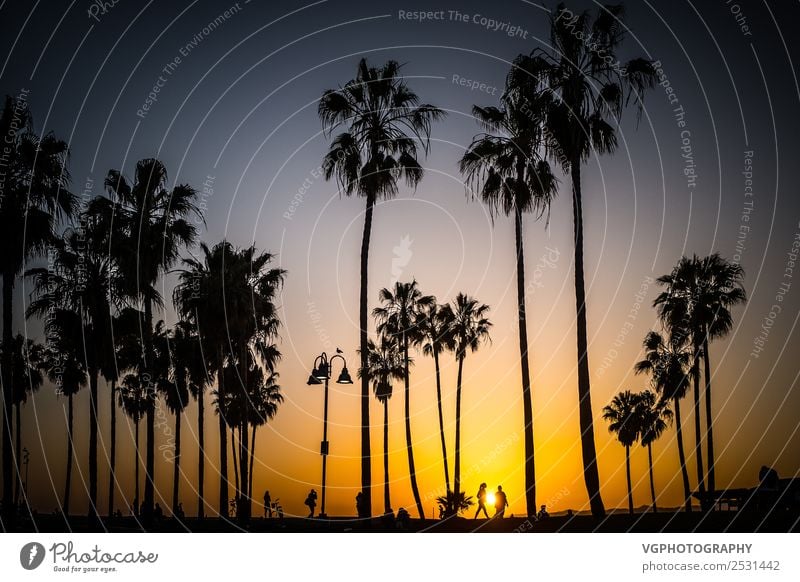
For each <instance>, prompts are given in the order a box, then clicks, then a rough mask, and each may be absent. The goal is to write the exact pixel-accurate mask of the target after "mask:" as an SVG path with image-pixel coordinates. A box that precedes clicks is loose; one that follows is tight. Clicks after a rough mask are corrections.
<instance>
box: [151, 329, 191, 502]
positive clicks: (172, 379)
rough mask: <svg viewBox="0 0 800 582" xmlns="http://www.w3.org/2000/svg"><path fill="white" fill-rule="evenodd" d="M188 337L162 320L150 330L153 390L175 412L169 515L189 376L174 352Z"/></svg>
mask: <svg viewBox="0 0 800 582" xmlns="http://www.w3.org/2000/svg"><path fill="white" fill-rule="evenodd" d="M188 341H191V340H189V339H188V338H187V337H186V335H185V333H184V330H183V329H180V328H179V327H177V326H176V327H175V328H173V329H168V328H167V327H166V326H165V324H164V322H163V321H159V322H158V323H156V327H155V329H154V330H153V351H154V355H155V358H154V360H153V368H152V369H153V371H154V372H155V383H156V389H157V390H158V391H159V392H160V393H161V394H162V395H163V396H164V404H165V405H166V407H167V409H168V410H169V411H170V412H171V413H172V414H173V415H175V434H174V442H173V447H174V449H173V450H174V452H173V454H172V459H171V460H172V467H173V474H172V515H175V514H176V513H177V509H178V497H179V492H180V474H181V471H180V466H181V416H182V415H183V411H184V409H185V408H186V406H188V404H189V375H188V371H187V368H186V363H185V362H184V361H182V360H179V359H178V354H177V353H176V352H179V351H186V347H185V345H181V344H185V343H186V342H188Z"/></svg>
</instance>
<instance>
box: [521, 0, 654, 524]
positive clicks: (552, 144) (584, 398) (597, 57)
mask: <svg viewBox="0 0 800 582" xmlns="http://www.w3.org/2000/svg"><path fill="white" fill-rule="evenodd" d="M625 33H626V28H625V25H624V10H623V6H622V5H604V6H602V7H600V8H598V10H597V12H596V14H595V15H594V17H592V16H591V15H590V13H589V12H586V11H584V12H581V13H579V14H573V13H572V12H571V11H570V10H569V9H567V8H566V7H565V6H564V4H563V3H562V4H559V5H558V6H557V7H556V9H555V11H554V13H553V15H552V16H551V20H550V36H551V43H550V44H551V46H552V51H551V53H547V52H545V51H542V50H541V49H536V50H535V51H534V52H533V53H531V54H530V55H527V56H520V57H518V58H517V60H516V61H515V63H514V67H513V68H512V71H511V73H510V77H511V81H510V83H509V84H510V85H512V86H524V85H525V84H528V83H531V82H534V83H535V80H536V79H537V78H538V77H537V76H536V75H534V76H532V75H531V71H533V72H536V73H539V72H544V74H546V77H547V85H548V88H549V89H550V90H551V91H552V96H553V104H552V105H551V106H550V107H549V108H548V109H549V111H548V113H547V115H546V118H545V136H546V140H547V142H548V149H549V153H550V155H551V156H552V157H553V158H554V159H556V160H558V162H559V163H560V164H561V166H562V168H563V169H564V171H565V172H568V173H569V175H570V179H571V182H572V205H573V213H572V219H573V230H574V242H575V303H576V311H577V320H576V324H577V352H578V402H579V415H580V429H581V452H582V456H583V469H584V479H585V481H586V490H587V493H588V495H589V503H590V505H591V509H592V515H594V516H595V517H596V518H601V517H603V516H604V515H605V508H604V506H603V500H602V497H601V496H600V478H599V476H598V472H597V453H596V450H595V443H594V424H593V420H592V419H593V416H592V403H591V384H590V378H589V359H588V343H587V330H586V327H587V324H586V290H585V281H584V266H583V265H584V257H583V247H584V242H583V197H582V190H581V166H582V165H583V164H584V163H585V162H586V161H587V160H588V158H589V156H591V155H593V154H604V153H611V152H613V151H614V150H615V149H616V147H617V138H616V131H615V129H614V125H615V124H616V123H617V122H618V121H619V119H620V118H621V115H622V112H623V110H624V108H625V106H626V105H627V104H629V103H630V102H631V101H633V102H634V104H635V105H636V107H637V110H638V112H639V113H640V114H641V110H642V98H643V95H644V91H645V90H646V89H648V88H651V87H653V86H654V85H655V80H656V73H655V68H654V67H653V64H652V62H651V61H648V60H645V59H642V58H634V59H631V60H629V61H627V62H626V63H620V62H619V61H618V59H617V57H616V55H617V52H618V50H619V49H620V48H621V45H622V43H623V41H624V40H625ZM589 38H591V42H587V39H589Z"/></svg>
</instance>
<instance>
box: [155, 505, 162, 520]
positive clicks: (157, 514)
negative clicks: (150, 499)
mask: <svg viewBox="0 0 800 582" xmlns="http://www.w3.org/2000/svg"><path fill="white" fill-rule="evenodd" d="M153 517H154V518H156V519H157V520H160V519H161V518H162V517H164V510H163V509H161V505H159V504H158V503H156V507H155V509H153Z"/></svg>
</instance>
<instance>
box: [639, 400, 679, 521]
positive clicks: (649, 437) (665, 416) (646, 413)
mask: <svg viewBox="0 0 800 582" xmlns="http://www.w3.org/2000/svg"><path fill="white" fill-rule="evenodd" d="M638 399H639V409H638V410H637V412H636V415H637V416H638V418H639V421H638V422H639V436H640V438H641V443H642V446H643V447H647V461H648V467H649V471H648V472H649V475H650V497H651V498H652V499H653V513H657V512H658V505H657V504H656V487H655V482H654V480H653V443H654V442H655V441H656V440H658V438H659V437H660V436H661V435H662V434H663V433H664V431H665V430H667V423H670V422H672V411H671V410H670V409H669V407H668V406H667V402H668V401H666V400H659V399H658V398H657V397H656V395H655V393H654V392H651V391H650V390H645V391H644V392H640V393H639V395H638Z"/></svg>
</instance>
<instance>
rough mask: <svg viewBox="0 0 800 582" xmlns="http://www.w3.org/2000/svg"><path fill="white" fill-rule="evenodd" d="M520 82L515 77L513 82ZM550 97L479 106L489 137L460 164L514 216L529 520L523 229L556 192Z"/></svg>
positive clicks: (487, 199) (480, 193)
mask: <svg viewBox="0 0 800 582" xmlns="http://www.w3.org/2000/svg"><path fill="white" fill-rule="evenodd" d="M516 78H517V76H515V75H510V76H509V81H511V82H513V81H514V80H516ZM548 96H549V93H546V92H544V91H541V90H540V89H538V88H537V90H536V91H535V92H534V94H533V95H528V94H527V92H526V91H525V90H524V88H523V87H514V86H510V87H507V89H506V93H505V95H504V97H503V101H502V103H501V105H500V107H499V108H498V107H478V106H477V105H476V106H474V107H473V108H472V114H473V116H474V117H475V118H476V119H477V120H478V123H479V124H480V125H481V126H482V127H483V128H485V129H486V131H487V133H484V134H480V135H478V136H476V137H475V138H474V139H473V141H472V143H471V144H470V145H469V147H468V148H467V151H466V152H465V153H464V155H463V157H462V158H461V160H460V161H459V168H460V170H461V172H462V173H464V174H466V176H467V184H468V185H470V186H471V187H472V188H471V190H472V192H473V194H474V196H476V197H479V198H480V199H481V200H482V201H483V202H484V204H487V205H488V206H489V209H490V211H491V213H492V216H495V215H497V214H499V213H503V214H505V215H513V217H514V235H515V238H514V240H515V250H516V258H517V317H518V321H519V357H520V370H521V372H522V409H523V416H524V421H525V429H524V434H525V501H526V506H527V512H528V516H532V515H535V514H536V510H537V506H536V469H535V463H534V447H533V404H532V402H531V378H530V371H529V370H530V368H529V361H528V329H527V314H526V310H525V257H524V244H523V240H524V239H523V234H522V226H523V214H524V213H526V212H533V213H535V214H536V215H537V218H538V217H541V216H542V214H543V213H544V212H546V211H547V210H548V209H549V207H550V202H551V200H552V199H553V197H554V196H555V194H556V192H557V182H556V179H555V177H554V176H553V174H552V172H551V171H550V165H549V164H548V163H547V162H546V161H545V160H544V159H542V157H541V153H542V151H541V150H542V142H543V139H542V137H543V136H542V125H543V120H544V114H545V113H546V111H547V109H546V105H547V103H548V102H549V100H548Z"/></svg>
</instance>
